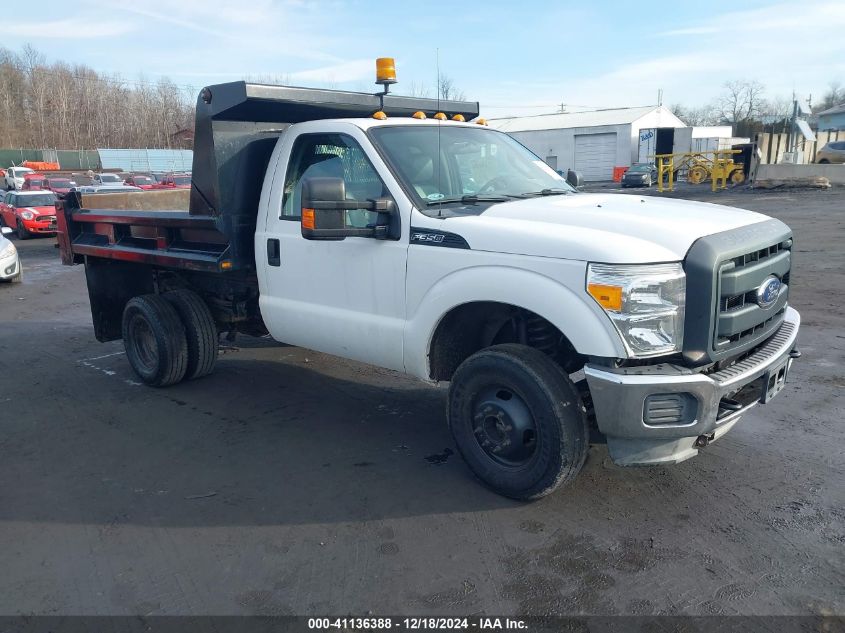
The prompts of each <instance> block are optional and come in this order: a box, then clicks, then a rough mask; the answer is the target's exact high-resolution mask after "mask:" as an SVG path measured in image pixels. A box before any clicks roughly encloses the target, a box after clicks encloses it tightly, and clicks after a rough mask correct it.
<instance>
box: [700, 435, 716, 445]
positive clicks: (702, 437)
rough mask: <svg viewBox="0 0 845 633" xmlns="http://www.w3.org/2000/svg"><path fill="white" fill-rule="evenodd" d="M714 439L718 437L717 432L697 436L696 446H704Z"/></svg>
mask: <svg viewBox="0 0 845 633" xmlns="http://www.w3.org/2000/svg"><path fill="white" fill-rule="evenodd" d="M714 439H716V434H715V433H710V435H699V436H698V437H697V438H695V447H696V448H704V447H705V446H707V445H708V444H709V443H710V442H712V441H713V440H714Z"/></svg>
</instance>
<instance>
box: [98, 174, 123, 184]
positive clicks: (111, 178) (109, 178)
mask: <svg viewBox="0 0 845 633" xmlns="http://www.w3.org/2000/svg"><path fill="white" fill-rule="evenodd" d="M100 182H118V183H119V182H120V178H118V177H117V176H115V175H114V174H101V175H100Z"/></svg>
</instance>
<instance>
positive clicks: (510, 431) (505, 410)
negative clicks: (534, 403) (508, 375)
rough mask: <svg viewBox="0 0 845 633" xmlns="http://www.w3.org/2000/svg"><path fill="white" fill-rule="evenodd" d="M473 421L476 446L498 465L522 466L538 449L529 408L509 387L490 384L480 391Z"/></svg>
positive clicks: (534, 427)
mask: <svg viewBox="0 0 845 633" xmlns="http://www.w3.org/2000/svg"><path fill="white" fill-rule="evenodd" d="M472 424H473V429H472V431H473V435H474V436H475V440H476V442H477V443H478V446H479V448H480V449H481V450H482V452H483V453H484V454H485V455H486V456H487V457H488V458H490V459H491V460H493V461H494V462H496V463H497V464H500V465H502V466H507V467H511V468H514V467H519V466H523V465H525V464H527V463H528V462H529V461H531V459H532V458H533V457H534V454H535V453H536V451H537V426H536V424H535V422H534V417H533V416H532V415H531V410H530V409H529V408H528V405H526V404H525V401H524V400H523V399H522V398H521V397H520V396H519V395H518V394H517V393H516V392H514V391H513V390H512V389H510V388H508V387H505V386H502V385H496V386H491V387H489V388H487V389H484V390H483V391H481V393H479V395H478V397H477V398H476V400H475V403H474V406H473V416H472Z"/></svg>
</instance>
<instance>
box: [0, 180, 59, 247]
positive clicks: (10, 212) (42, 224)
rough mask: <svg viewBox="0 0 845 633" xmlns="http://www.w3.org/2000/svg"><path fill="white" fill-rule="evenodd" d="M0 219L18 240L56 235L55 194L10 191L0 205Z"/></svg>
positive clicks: (49, 192)
mask: <svg viewBox="0 0 845 633" xmlns="http://www.w3.org/2000/svg"><path fill="white" fill-rule="evenodd" d="M0 219H2V220H3V224H4V225H6V226H8V227H13V228H14V229H15V231H16V232H17V234H18V239H21V240H25V239H27V238H30V237H32V236H33V235H36V234H38V235H55V234H56V194H54V193H53V192H52V191H10V192H8V193H6V195H5V196H4V197H3V202H2V203H0Z"/></svg>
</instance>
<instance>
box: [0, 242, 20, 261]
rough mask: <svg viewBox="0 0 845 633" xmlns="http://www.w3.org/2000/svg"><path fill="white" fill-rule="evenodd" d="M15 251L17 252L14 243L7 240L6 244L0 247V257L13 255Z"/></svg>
mask: <svg viewBox="0 0 845 633" xmlns="http://www.w3.org/2000/svg"><path fill="white" fill-rule="evenodd" d="M15 252H17V249H16V248H15V245H14V244H12V243H11V242H9V243H8V244H6V246H4V247H3V248H0V259H2V258H4V257H9V256H11V255H14V254H15Z"/></svg>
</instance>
